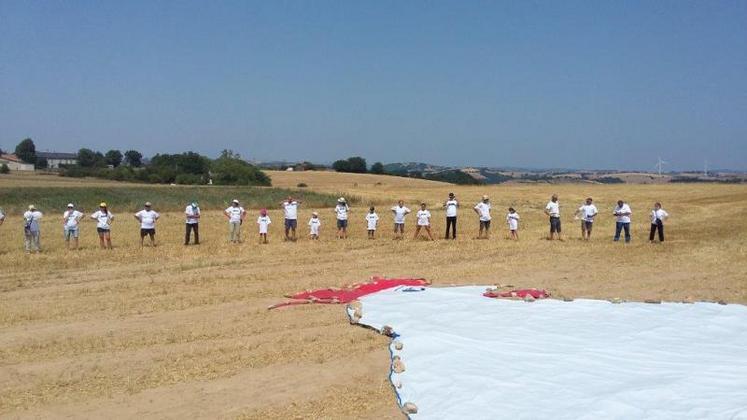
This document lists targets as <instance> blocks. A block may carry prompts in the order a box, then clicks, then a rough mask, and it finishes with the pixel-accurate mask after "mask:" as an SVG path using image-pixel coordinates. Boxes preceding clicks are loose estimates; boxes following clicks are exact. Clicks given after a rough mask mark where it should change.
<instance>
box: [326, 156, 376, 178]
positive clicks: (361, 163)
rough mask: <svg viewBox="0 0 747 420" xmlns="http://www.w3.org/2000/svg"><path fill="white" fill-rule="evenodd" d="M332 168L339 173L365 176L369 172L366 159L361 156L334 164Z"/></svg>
mask: <svg viewBox="0 0 747 420" xmlns="http://www.w3.org/2000/svg"><path fill="white" fill-rule="evenodd" d="M332 168H333V169H334V170H335V171H337V172H353V173H359V174H365V173H366V172H368V166H367V165H366V159H363V158H362V157H360V156H353V157H350V158H347V159H345V160H337V161H335V163H333V164H332Z"/></svg>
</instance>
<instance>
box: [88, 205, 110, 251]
mask: <svg viewBox="0 0 747 420" xmlns="http://www.w3.org/2000/svg"><path fill="white" fill-rule="evenodd" d="M91 219H93V220H95V221H96V232H97V233H98V234H99V246H101V249H112V235H111V229H112V222H114V215H113V214H112V212H110V211H109V207H108V206H107V205H106V203H104V202H102V203H101V204H99V209H98V210H96V211H95V212H93V214H92V215H91Z"/></svg>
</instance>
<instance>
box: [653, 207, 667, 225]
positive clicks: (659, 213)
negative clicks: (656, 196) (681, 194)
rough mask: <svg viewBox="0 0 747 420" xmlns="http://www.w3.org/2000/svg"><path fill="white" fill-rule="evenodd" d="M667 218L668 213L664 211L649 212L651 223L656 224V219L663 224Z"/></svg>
mask: <svg viewBox="0 0 747 420" xmlns="http://www.w3.org/2000/svg"><path fill="white" fill-rule="evenodd" d="M667 217H669V213H667V212H665V211H664V209H659V210H651V223H652V224H656V219H659V220H661V222H662V223H664V220H665V219H666V218H667Z"/></svg>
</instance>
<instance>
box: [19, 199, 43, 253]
mask: <svg viewBox="0 0 747 420" xmlns="http://www.w3.org/2000/svg"><path fill="white" fill-rule="evenodd" d="M42 216H43V215H42V212H40V211H39V210H37V209H36V207H35V206H34V205H33V204H31V205H29V209H28V211H27V212H25V213H23V238H24V240H23V243H24V246H25V248H26V253H30V252H36V253H37V254H38V253H39V252H41V226H40V224H39V223H40V221H41V218H42Z"/></svg>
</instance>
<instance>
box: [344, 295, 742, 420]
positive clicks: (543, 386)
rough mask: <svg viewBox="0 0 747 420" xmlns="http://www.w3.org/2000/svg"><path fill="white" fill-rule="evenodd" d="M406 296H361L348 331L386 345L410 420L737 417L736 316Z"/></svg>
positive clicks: (685, 308) (730, 309)
mask: <svg viewBox="0 0 747 420" xmlns="http://www.w3.org/2000/svg"><path fill="white" fill-rule="evenodd" d="M417 290H422V291H415V290H414V289H412V288H406V287H399V288H396V289H390V290H385V291H381V292H378V293H374V294H371V295H368V296H364V297H362V298H361V299H360V301H361V303H362V317H361V319H360V321H359V323H360V324H362V325H366V326H370V327H372V328H375V329H378V330H380V329H382V328H383V327H384V326H391V327H392V329H393V331H394V333H395V335H396V336H397V338H396V339H395V340H394V341H393V342H392V344H391V346H390V349H391V352H392V357H393V359H395V360H396V359H397V358H399V359H400V360H401V362H402V363H401V366H399V368H404V372H402V373H395V372H394V371H393V372H392V373H391V379H392V383H393V384H394V385H395V390H396V392H397V394H398V399H399V403H400V406H402V405H403V404H405V403H406V402H412V403H414V404H415V406H416V407H417V410H418V412H417V414H413V415H412V418H415V419H426V418H427V419H464V418H469V419H478V418H484V419H498V418H505V419H516V418H527V419H529V418H531V419H537V418H539V419H550V418H552V419H558V418H566V419H600V418H604V419H610V418H620V419H642V418H657V419H658V418H671V419H683V418H723V419H726V418H729V419H732V418H745V419H747V307H746V306H743V305H718V304H714V303H695V304H683V303H663V304H660V305H653V304H647V303H622V304H619V305H616V304H612V303H610V302H607V301H596V300H576V301H573V302H563V301H560V300H554V299H546V300H539V301H536V302H532V303H529V302H524V301H516V300H501V299H489V298H486V297H483V296H482V294H483V292H484V291H485V288H484V287H474V286H469V287H450V288H417ZM348 312H349V314H350V315H351V316H352V312H353V308H348ZM398 343H401V347H402V348H401V350H398V349H397V348H395V347H399V345H396V346H395V344H398Z"/></svg>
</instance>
